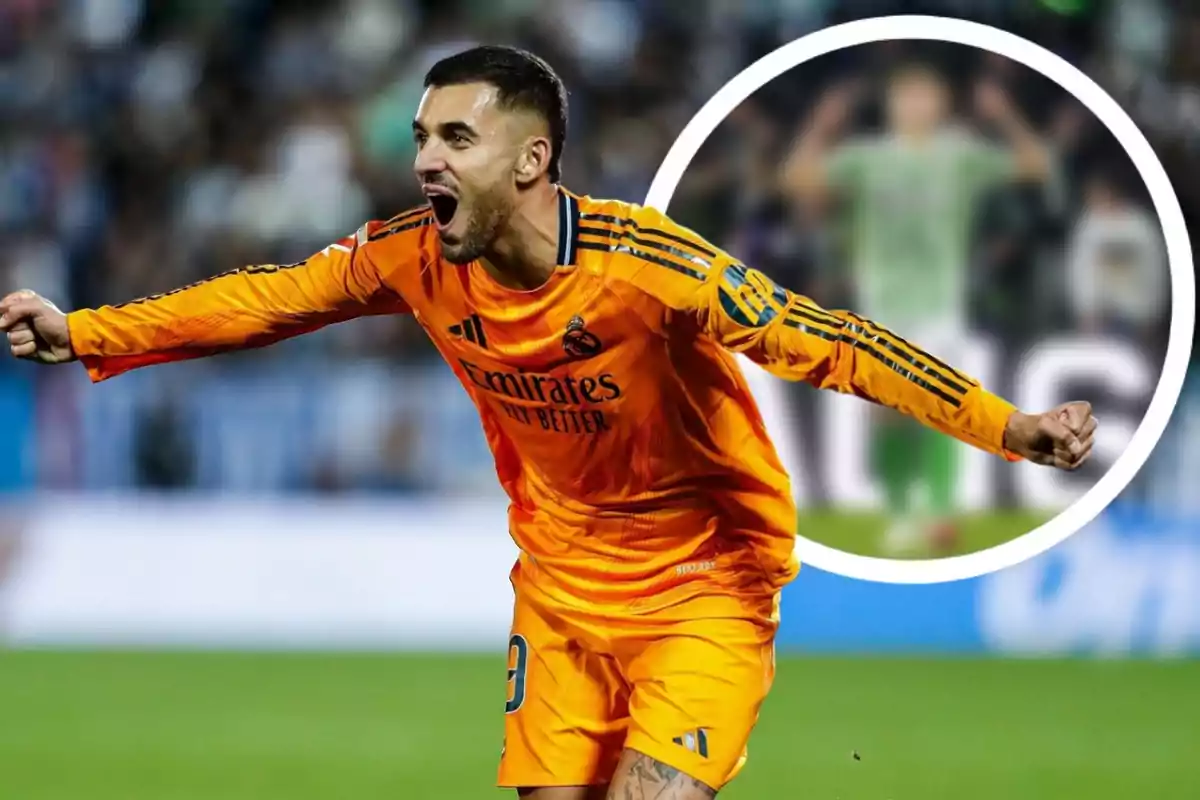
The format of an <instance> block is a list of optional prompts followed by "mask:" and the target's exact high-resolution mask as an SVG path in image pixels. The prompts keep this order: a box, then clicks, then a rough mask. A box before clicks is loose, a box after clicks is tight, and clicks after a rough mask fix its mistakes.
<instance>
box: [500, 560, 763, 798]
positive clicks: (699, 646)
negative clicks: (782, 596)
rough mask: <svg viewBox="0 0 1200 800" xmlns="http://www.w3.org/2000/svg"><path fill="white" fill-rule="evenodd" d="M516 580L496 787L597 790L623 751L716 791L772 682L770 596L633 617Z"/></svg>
mask: <svg viewBox="0 0 1200 800" xmlns="http://www.w3.org/2000/svg"><path fill="white" fill-rule="evenodd" d="M523 584H524V582H523V581H522V580H521V578H520V577H519V576H518V575H516V574H515V573H514V580H513V586H514V589H515V593H516V603H515V609H514V614H513V626H512V634H511V636H510V638H509V653H508V656H509V662H508V664H509V669H508V702H507V704H506V707H505V712H506V713H505V725H504V752H503V755H502V757H501V761H500V770H499V777H498V781H497V783H498V785H499V786H501V787H509V788H515V787H542V786H587V785H596V784H606V783H609V782H610V780H611V778H612V776H613V772H614V770H615V768H616V765H617V760H618V758H619V757H620V755H621V750H622V749H623V748H625V747H629V748H632V749H634V750H637V751H639V752H642V753H645V754H646V755H648V756H650V757H651V758H653V759H655V760H657V761H660V762H662V763H664V764H667V765H669V766H672V767H674V768H676V769H678V770H680V771H682V772H684V773H686V774H688V775H690V776H691V777H693V778H696V779H697V780H700V781H703V782H704V783H705V784H707V785H708V786H711V787H712V788H714V789H718V790H719V789H721V787H723V786H724V785H725V784H726V783H728V782H729V781H730V780H731V779H732V778H733V777H734V775H736V774H737V772H738V771H739V770H740V769H741V767H742V764H743V763H744V762H745V760H746V743H747V740H748V739H749V738H750V732H751V730H752V729H753V728H754V725H755V723H756V722H757V721H758V712H759V708H760V707H761V705H762V701H763V699H764V698H765V697H766V694H767V691H768V690H769V689H770V686H771V682H772V680H773V679H774V675H775V644H774V642H775V629H776V627H777V621H776V620H777V611H778V598H777V596H776V597H768V598H764V599H761V600H756V601H751V600H747V601H746V602H745V603H744V604H739V605H740V608H741V609H742V612H741V613H734V614H730V613H729V608H730V605H731V604H730V600H731V598H730V597H729V596H728V595H724V596H719V597H718V596H705V595H700V596H697V597H695V598H694V599H691V600H685V601H683V602H682V603H679V604H677V605H674V606H672V607H670V608H669V609H667V610H665V611H661V612H651V613H642V614H637V615H634V614H629V613H624V614H622V613H621V610H620V609H616V610H611V609H605V610H598V609H581V608H567V607H564V606H563V605H562V604H560V603H558V602H555V601H548V600H547V599H545V598H544V597H542V596H540V595H539V594H538V592H537V590H536V588H535V587H529V586H527V585H523Z"/></svg>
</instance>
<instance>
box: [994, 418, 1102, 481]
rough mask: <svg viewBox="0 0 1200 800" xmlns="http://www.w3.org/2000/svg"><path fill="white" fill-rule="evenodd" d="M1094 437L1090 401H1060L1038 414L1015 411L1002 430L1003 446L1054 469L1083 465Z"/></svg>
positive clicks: (1089, 453) (1094, 430)
mask: <svg viewBox="0 0 1200 800" xmlns="http://www.w3.org/2000/svg"><path fill="white" fill-rule="evenodd" d="M1095 440H1096V418H1095V417H1094V416H1092V406H1091V404H1090V403H1083V402H1073V403H1063V404H1062V405H1061V406H1058V407H1057V408H1053V409H1051V410H1049V411H1046V412H1043V413H1041V414H1022V413H1020V412H1017V413H1015V414H1013V415H1012V416H1011V417H1010V418H1009V420H1008V426H1007V427H1006V428H1005V430H1004V447H1005V448H1006V449H1007V450H1009V451H1010V452H1013V453H1016V454H1017V455H1019V456H1021V457H1023V458H1025V459H1027V460H1029V461H1032V462H1033V463H1035V464H1042V465H1044V466H1048V467H1057V468H1058V469H1065V470H1074V469H1078V468H1079V467H1081V466H1083V464H1084V463H1085V462H1086V461H1087V460H1088V457H1089V456H1090V455H1091V453H1092V445H1093V444H1094V443H1095Z"/></svg>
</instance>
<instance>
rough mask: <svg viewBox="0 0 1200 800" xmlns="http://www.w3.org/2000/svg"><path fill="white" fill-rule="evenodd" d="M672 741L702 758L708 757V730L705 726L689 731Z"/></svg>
mask: <svg viewBox="0 0 1200 800" xmlns="http://www.w3.org/2000/svg"><path fill="white" fill-rule="evenodd" d="M671 741H672V742H674V743H675V744H677V745H679V746H680V747H682V748H684V749H686V750H690V751H691V752H693V753H695V754H696V755H698V756H700V757H701V758H708V732H707V731H706V730H705V729H704V728H697V729H696V730H694V731H688V732H687V733H685V734H684V735H683V736H676V737H675V738H674V739H672V740H671Z"/></svg>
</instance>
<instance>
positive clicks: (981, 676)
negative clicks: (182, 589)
mask: <svg viewBox="0 0 1200 800" xmlns="http://www.w3.org/2000/svg"><path fill="white" fill-rule="evenodd" d="M530 690H531V691H536V687H530ZM504 692H505V686H504V663H503V660H502V659H501V658H499V657H485V656H449V655H430V656H418V655H302V654H292V655H253V654H220V653H175V654H160V653H140V654H139V653H52V652H28V653H0V798H4V800H82V798H87V800H274V799H275V798H279V800H318V798H320V799H321V800H332V799H333V798H338V800H341V798H404V800H424V799H426V798H428V799H429V800H434V799H436V800H458V798H489V797H508V796H510V795H509V794H508V793H506V792H503V791H501V790H498V789H494V788H492V781H493V778H494V775H495V767H496V763H497V759H498V757H499V751H500V739H501V736H500V731H501V725H502V716H503V715H502V711H501V709H502V705H503V700H504ZM1197 720H1200V663H1198V662H1188V661H1177V662H1160V663H1152V662H1115V661H1109V662H1082V661H1080V662H1074V661H1007V660H996V661H984V660H915V659H914V660H905V659H825V658H821V659H817V658H812V659H810V658H801V657H794V656H793V657H787V658H781V659H780V664H779V675H778V680H777V683H776V688H775V691H774V692H773V694H772V695H771V697H770V698H769V699H768V701H767V706H766V708H765V709H764V712H763V718H762V721H761V723H760V725H759V728H758V730H757V732H756V733H755V736H754V738H753V740H752V741H751V746H750V761H749V763H748V764H747V767H746V770H745V772H744V773H743V774H742V776H741V777H739V778H738V779H737V780H736V781H734V783H733V784H732V785H731V786H730V787H729V788H728V789H727V790H726V791H725V792H723V793H722V797H723V798H728V799H729V800H751V799H753V800H791V798H795V799H796V800H937V799H939V798H948V799H951V800H959V799H960V798H971V799H972V800H1014V798H1020V800H1041V799H1042V798H1045V799H1046V800H1060V799H1061V798H1080V800H1128V799H1129V798H1155V799H1156V800H1195V798H1197V797H1200V723H1198V722H1197ZM856 751H857V752H858V753H859V754H860V756H861V760H855V759H854V758H853V756H852V753H854V752H856Z"/></svg>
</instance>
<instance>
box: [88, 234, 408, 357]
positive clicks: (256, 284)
mask: <svg viewBox="0 0 1200 800" xmlns="http://www.w3.org/2000/svg"><path fill="white" fill-rule="evenodd" d="M419 218H420V215H418V217H414V218H413V220H408V219H405V220H404V221H405V223H410V222H413V221H419ZM405 227H407V225H406V226H405ZM390 228H397V226H396V225H394V224H392V225H389V224H386V223H379V222H372V223H368V224H366V225H364V226H363V227H362V228H360V229H359V231H358V232H357V233H356V234H355V235H353V236H348V237H346V238H345V239H342V240H340V241H338V242H335V243H333V244H331V245H329V246H328V247H326V248H325V249H324V250H322V251H321V252H319V253H317V254H315V255H313V256H312V257H310V258H308V259H306V260H304V261H301V262H299V263H297V264H290V265H261V266H251V267H245V268H242V269H237V270H232V271H230V272H226V273H223V274H221V275H218V276H216V277H213V278H209V279H207V280H204V281H200V282H198V283H194V284H191V285H189V286H185V287H183V288H180V289H176V290H174V291H171V292H167V293H165V294H161V295H155V296H152V297H147V298H143V299H140V300H134V301H132V302H128V303H123V304H120V305H115V306H104V307H101V308H97V309H85V310H80V311H75V312H73V313H70V314H68V315H67V328H68V332H69V337H70V345H71V349H72V351H73V354H74V356H75V357H77V358H78V359H79V360H80V361H82V362H83V364H84V366H85V367H86V368H87V370H88V374H89V376H90V377H91V378H92V380H93V381H101V380H105V379H107V378H111V377H113V376H116V375H120V374H121V373H124V372H128V371H129V370H132V369H137V368H139V367H144V366H150V365H152V364H162V363H166V362H171V361H183V360H187V359H193V358H200V357H203V356H208V355H215V354H218V353H223V352H229V351H232V350H243V349H249V348H256V347H264V346H266V345H270V344H274V343H275V342H279V341H281V340H283V339H287V338H291V337H293V336H297V335H299V334H303V333H308V332H310V331H314V330H316V329H318V328H321V327H324V326H326V325H330V324H333V323H336V322H342V321H345V320H349V319H353V318H355V317H362V316H371V315H376V314H388V313H403V312H407V311H408V310H409V308H408V306H407V304H406V303H405V302H404V300H403V299H401V297H400V296H399V295H398V294H397V293H396V292H395V291H394V290H393V289H391V288H390V287H389V286H388V285H387V284H386V283H385V281H384V274H385V271H386V270H388V269H389V265H387V264H379V263H376V259H378V258H379V256H378V255H377V253H376V252H371V251H369V250H368V249H367V247H366V245H367V243H368V242H369V241H371V240H372V239H378V238H381V235H382V236H387V235H388V234H389V233H390V232H391V231H390V230H389V229H390ZM397 230H398V228H397ZM389 249H391V248H389ZM414 250H415V247H414ZM392 266H394V265H392Z"/></svg>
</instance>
